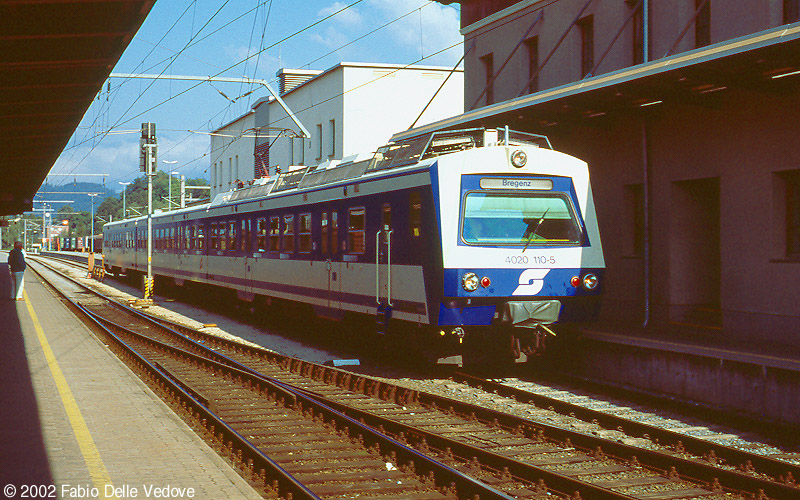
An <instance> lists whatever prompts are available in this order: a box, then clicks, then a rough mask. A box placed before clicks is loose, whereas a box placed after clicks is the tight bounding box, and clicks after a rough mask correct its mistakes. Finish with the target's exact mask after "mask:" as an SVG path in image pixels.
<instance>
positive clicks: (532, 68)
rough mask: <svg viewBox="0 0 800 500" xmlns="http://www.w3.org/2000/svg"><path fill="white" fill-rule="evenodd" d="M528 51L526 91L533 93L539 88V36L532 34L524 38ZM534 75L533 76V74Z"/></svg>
mask: <svg viewBox="0 0 800 500" xmlns="http://www.w3.org/2000/svg"><path fill="white" fill-rule="evenodd" d="M525 48H526V49H527V51H528V79H529V80H530V81H529V82H528V92H529V93H531V94H533V93H534V92H536V91H537V90H539V74H538V71H539V37H538V36H534V37H532V38H528V39H527V40H525ZM534 75H535V76H534Z"/></svg>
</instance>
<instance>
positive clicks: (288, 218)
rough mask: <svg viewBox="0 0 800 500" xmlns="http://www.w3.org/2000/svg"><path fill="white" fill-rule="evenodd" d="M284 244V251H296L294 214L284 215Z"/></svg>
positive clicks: (282, 241)
mask: <svg viewBox="0 0 800 500" xmlns="http://www.w3.org/2000/svg"><path fill="white" fill-rule="evenodd" d="M281 243H282V244H283V248H282V249H281V250H283V251H284V252H294V215H284V216H283V239H282V240H281Z"/></svg>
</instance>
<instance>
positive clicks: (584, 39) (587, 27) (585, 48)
mask: <svg viewBox="0 0 800 500" xmlns="http://www.w3.org/2000/svg"><path fill="white" fill-rule="evenodd" d="M578 27H579V28H580V30H581V78H583V77H586V76H588V75H589V74H590V73H591V72H592V69H593V68H594V18H593V17H592V16H586V17H584V18H583V19H581V20H580V21H578Z"/></svg>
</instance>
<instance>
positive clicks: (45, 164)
mask: <svg viewBox="0 0 800 500" xmlns="http://www.w3.org/2000/svg"><path fill="white" fill-rule="evenodd" d="M154 3H155V0H3V1H2V2H0V175H2V178H3V180H4V181H3V182H2V183H0V215H8V214H15V213H21V212H23V211H27V210H30V209H31V206H32V201H31V200H32V199H33V196H34V194H35V193H36V191H37V190H38V189H39V186H40V185H41V184H42V181H43V180H44V178H45V176H46V175H47V172H48V171H49V170H50V168H51V167H52V166H53V164H54V163H55V161H56V159H57V158H58V156H59V154H60V153H61V151H62V150H63V149H64V146H65V145H66V144H67V142H68V141H69V138H70V137H71V136H72V133H73V132H74V131H75V128H76V127H77V126H78V123H80V120H81V118H82V117H83V115H84V113H85V112H86V110H87V109H88V108H89V106H90V105H91V103H92V100H93V99H94V97H95V95H96V94H97V92H98V91H99V90H100V88H101V87H102V85H103V82H105V80H106V79H107V77H108V75H109V73H110V72H111V69H112V68H113V67H114V65H115V64H116V63H117V61H118V60H119V58H120V56H121V55H122V52H123V51H124V50H125V48H126V47H127V46H128V44H129V43H130V41H131V40H132V39H133V36H134V34H135V33H136V31H137V30H138V29H139V27H140V26H141V24H142V22H144V19H145V17H146V16H147V14H148V13H149V12H150V9H151V8H152V7H153V4H154Z"/></svg>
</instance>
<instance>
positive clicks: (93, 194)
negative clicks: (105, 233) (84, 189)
mask: <svg viewBox="0 0 800 500" xmlns="http://www.w3.org/2000/svg"><path fill="white" fill-rule="evenodd" d="M86 194H87V195H89V196H91V197H92V230H91V233H90V234H89V240H90V241H91V243H89V248H90V250H89V251H90V252H91V253H92V254H93V255H94V197H95V196H100V193H86Z"/></svg>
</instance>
